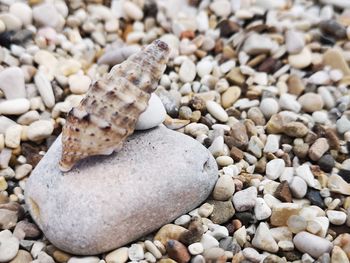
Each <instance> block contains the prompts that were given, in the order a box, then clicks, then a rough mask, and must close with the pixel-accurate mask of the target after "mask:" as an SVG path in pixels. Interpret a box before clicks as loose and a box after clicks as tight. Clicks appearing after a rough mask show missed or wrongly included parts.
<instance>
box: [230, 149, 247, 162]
mask: <svg viewBox="0 0 350 263" xmlns="http://www.w3.org/2000/svg"><path fill="white" fill-rule="evenodd" d="M230 156H231V157H232V159H233V160H234V161H235V162H239V161H240V160H242V159H243V157H244V153H243V151H241V150H240V149H238V148H237V147H236V146H233V147H232V148H231V151H230Z"/></svg>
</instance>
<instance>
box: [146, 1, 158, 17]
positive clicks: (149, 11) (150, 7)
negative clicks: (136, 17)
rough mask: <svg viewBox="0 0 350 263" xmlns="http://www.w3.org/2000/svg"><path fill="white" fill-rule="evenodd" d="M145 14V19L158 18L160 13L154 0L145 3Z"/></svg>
mask: <svg viewBox="0 0 350 263" xmlns="http://www.w3.org/2000/svg"><path fill="white" fill-rule="evenodd" d="M143 12H144V14H145V17H156V16H157V13H158V6H157V3H156V2H155V1H153V0H152V1H145V5H144V8H143Z"/></svg>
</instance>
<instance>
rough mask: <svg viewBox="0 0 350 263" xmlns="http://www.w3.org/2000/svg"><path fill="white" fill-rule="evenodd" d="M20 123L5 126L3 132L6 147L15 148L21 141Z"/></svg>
mask: <svg viewBox="0 0 350 263" xmlns="http://www.w3.org/2000/svg"><path fill="white" fill-rule="evenodd" d="M21 133H22V126H21V125H13V126H10V127H8V128H7V130H6V133H5V145H6V147H8V148H17V147H18V146H20V143H21Z"/></svg>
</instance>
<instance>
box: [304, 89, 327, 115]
mask: <svg viewBox="0 0 350 263" xmlns="http://www.w3.org/2000/svg"><path fill="white" fill-rule="evenodd" d="M298 102H299V103H300V105H301V107H302V109H303V110H304V111H305V112H309V113H312V112H315V111H320V110H322V108H323V106H324V102H323V100H322V97H321V95H319V94H316V93H312V92H308V93H305V94H304V95H302V96H300V97H299V99H298Z"/></svg>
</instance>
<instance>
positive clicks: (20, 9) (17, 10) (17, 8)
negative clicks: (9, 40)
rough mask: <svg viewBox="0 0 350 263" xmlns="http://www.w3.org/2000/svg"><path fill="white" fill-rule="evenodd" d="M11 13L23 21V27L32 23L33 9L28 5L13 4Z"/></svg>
mask: <svg viewBox="0 0 350 263" xmlns="http://www.w3.org/2000/svg"><path fill="white" fill-rule="evenodd" d="M9 11H10V13H11V14H13V15H14V16H16V17H17V18H18V19H19V20H21V21H22V24H23V25H29V24H31V23H32V9H31V8H30V7H29V6H28V5H27V4H25V3H21V2H17V3H13V4H12V5H11V6H10V10H9Z"/></svg>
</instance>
